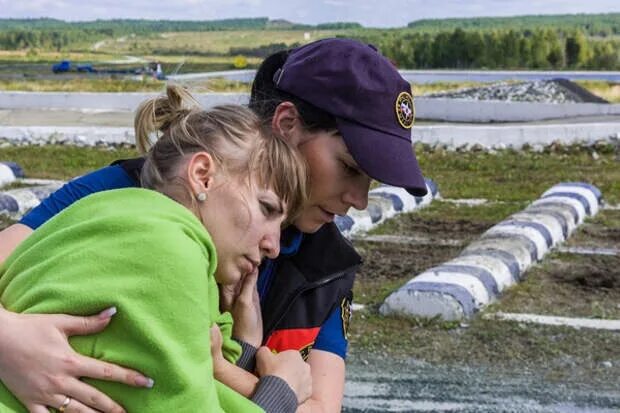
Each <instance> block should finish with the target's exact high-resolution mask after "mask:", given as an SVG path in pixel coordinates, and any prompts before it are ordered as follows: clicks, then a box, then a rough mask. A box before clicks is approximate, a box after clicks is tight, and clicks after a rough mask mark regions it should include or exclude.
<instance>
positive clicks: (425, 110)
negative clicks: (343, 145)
mask: <svg viewBox="0 0 620 413" xmlns="http://www.w3.org/2000/svg"><path fill="white" fill-rule="evenodd" d="M157 95H158V93H138V92H134V93H91V92H71V93H69V92H0V109H35V108H37V109H63V110H66V109H75V110H83V109H89V110H92V109H97V110H111V111H134V110H135V109H136V108H137V107H138V105H139V104H140V103H141V102H142V101H144V100H146V99H148V98H151V97H154V96H157ZM194 96H195V97H196V99H197V100H198V101H199V102H200V103H201V104H202V105H203V106H204V107H206V108H209V107H212V106H215V105H222V104H247V103H248V101H249V95H248V94H247V93H196V94H194ZM415 106H416V117H417V118H418V119H429V120H441V121H450V122H472V123H479V122H532V121H539V120H544V119H569V118H575V117H583V116H607V115H612V116H617V115H620V104H601V103H557V104H556V103H537V102H503V101H478V100H463V99H448V98H427V97H417V98H416V99H415ZM414 129H415V128H414Z"/></svg>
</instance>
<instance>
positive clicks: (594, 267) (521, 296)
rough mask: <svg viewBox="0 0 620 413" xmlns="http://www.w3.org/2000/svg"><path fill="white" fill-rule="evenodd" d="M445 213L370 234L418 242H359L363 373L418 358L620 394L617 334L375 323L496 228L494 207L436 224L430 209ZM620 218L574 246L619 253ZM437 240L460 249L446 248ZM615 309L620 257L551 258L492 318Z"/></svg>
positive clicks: (358, 329)
mask: <svg viewBox="0 0 620 413" xmlns="http://www.w3.org/2000/svg"><path fill="white" fill-rule="evenodd" d="M445 208H446V205H445V203H444V204H443V205H442V203H441V202H439V203H437V204H436V205H431V206H430V207H428V209H426V210H423V211H421V212H416V213H411V214H403V215H399V216H397V217H395V218H393V219H391V220H390V221H389V222H388V223H386V224H385V225H383V226H382V227H380V228H378V229H377V230H376V231H374V232H376V233H380V234H385V233H388V234H391V235H401V236H410V237H418V239H420V240H421V241H420V242H412V243H410V244H403V243H390V242H364V241H360V240H357V241H355V246H356V248H358V250H359V251H360V252H361V254H362V256H363V257H364V260H365V262H364V266H363V267H362V269H361V271H360V272H359V274H358V278H357V281H356V286H355V289H354V302H356V303H359V304H365V307H364V308H363V309H362V310H359V311H357V312H356V313H354V318H353V321H352V327H351V354H352V356H351V358H352V360H354V361H355V362H358V363H359V362H361V363H362V364H363V363H364V360H370V362H373V361H375V362H376V359H377V358H379V359H382V358H383V359H400V360H406V359H414V360H418V361H420V362H422V363H429V365H431V366H437V367H442V368H443V367H446V366H458V367H459V368H464V367H466V368H484V369H486V370H490V371H495V372H497V373H498V374H515V375H519V374H523V373H524V372H528V374H530V373H535V374H539V375H540V377H541V378H542V379H543V380H550V381H553V382H556V383H572V384H573V385H576V386H580V385H581V386H585V385H588V386H594V385H598V386H611V387H612V388H613V387H614V386H616V387H617V388H620V352H619V351H618V348H620V333H618V332H609V331H596V330H575V329H572V328H568V327H549V326H537V325H523V324H520V323H514V322H498V321H489V320H484V319H483V318H482V317H479V316H478V317H476V318H474V319H473V320H470V321H466V322H462V323H459V322H450V323H446V322H442V321H440V320H424V319H411V318H400V317H383V316H381V315H379V313H378V308H379V306H380V304H381V302H382V301H383V299H384V298H385V297H386V296H387V295H388V294H389V293H390V292H391V291H393V290H394V289H396V288H398V287H400V286H401V285H403V284H404V283H405V282H407V281H408V280H410V279H411V278H413V277H414V276H415V275H417V274H419V273H420V272H422V271H423V270H425V269H427V268H429V267H431V266H434V265H437V264H440V263H442V262H444V261H446V260H449V259H450V258H452V257H454V256H456V255H458V254H459V252H460V251H461V250H462V248H463V246H464V245H466V244H467V243H469V242H470V241H471V240H473V239H476V238H477V237H478V236H479V235H480V234H482V233H483V232H484V231H485V230H486V229H487V228H489V227H490V226H492V225H493V224H494V223H495V222H496V221H499V220H500V219H488V216H489V214H487V212H488V211H489V208H490V207H489V206H488V205H481V206H474V207H467V211H465V212H461V213H455V214H452V215H450V214H447V215H448V216H449V218H447V219H438V218H437V213H436V211H434V209H439V210H445ZM459 209H462V207H459ZM491 215H493V214H491ZM463 216H467V218H466V219H463ZM618 217H620V214H617V211H608V210H606V211H602V212H601V213H600V215H599V216H598V217H597V218H596V219H594V220H591V221H588V222H586V223H585V224H584V225H583V226H582V227H581V228H580V229H579V230H578V231H577V232H576V233H575V234H574V235H573V237H574V238H575V239H576V240H577V241H579V242H577V241H573V240H572V239H571V241H572V242H571V244H570V245H571V246H583V245H590V246H600V245H606V246H608V247H612V246H615V247H617V246H618V244H617V243H616V244H615V245H614V239H615V238H614V237H615V236H616V235H617V233H618V231H620V220H619V219H617V218H618ZM439 240H451V241H459V243H458V244H461V245H458V244H457V245H454V246H452V245H440V244H439V243H438V242H437V241H439ZM619 303H620V258H619V257H617V256H600V255H580V254H566V253H555V252H554V253H550V254H549V255H548V256H547V257H546V258H545V260H543V262H542V263H541V264H538V265H535V266H533V267H532V268H531V269H530V270H529V271H528V272H527V273H526V277H525V280H524V281H523V282H521V283H520V284H518V285H516V286H513V287H512V288H510V289H508V290H507V291H506V292H505V294H504V296H503V297H502V299H501V300H500V301H499V302H498V303H496V304H494V305H492V306H490V307H489V308H488V309H487V311H503V312H519V313H536V314H546V315H558V316H567V317H590V318H615V319H617V318H620V307H619Z"/></svg>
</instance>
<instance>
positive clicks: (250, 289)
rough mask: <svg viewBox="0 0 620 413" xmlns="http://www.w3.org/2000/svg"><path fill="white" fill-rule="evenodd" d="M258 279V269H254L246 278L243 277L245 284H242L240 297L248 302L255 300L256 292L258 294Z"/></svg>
mask: <svg viewBox="0 0 620 413" xmlns="http://www.w3.org/2000/svg"><path fill="white" fill-rule="evenodd" d="M257 280H258V271H254V272H252V273H250V274H248V275H246V276H245V278H244V279H243V284H242V285H241V292H240V293H239V299H241V300H242V301H244V302H247V303H251V302H253V301H254V293H256V294H257V295H258V291H257V289H256V282H257Z"/></svg>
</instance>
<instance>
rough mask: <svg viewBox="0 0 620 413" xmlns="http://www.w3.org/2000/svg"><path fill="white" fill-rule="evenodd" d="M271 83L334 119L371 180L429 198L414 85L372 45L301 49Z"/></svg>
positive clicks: (333, 43)
mask: <svg viewBox="0 0 620 413" xmlns="http://www.w3.org/2000/svg"><path fill="white" fill-rule="evenodd" d="M273 80H274V83H275V85H276V87H277V88H278V89H279V90H282V91H284V92H287V93H289V94H291V95H294V96H296V97H298V98H300V99H302V100H304V101H306V102H308V103H310V104H311V105H314V106H316V107H317V108H319V109H322V110H324V111H325V112H327V113H330V114H331V115H333V116H334V117H335V118H336V123H337V125H338V130H339V131H340V133H341V134H342V137H343V139H344V141H345V144H346V145H347V149H348V150H349V152H351V155H352V156H353V158H354V159H355V161H356V162H357V164H358V165H359V167H360V168H361V169H362V170H363V171H364V172H366V174H368V176H370V177H371V178H374V179H376V180H378V181H380V182H383V183H386V184H390V185H394V186H399V187H402V188H405V189H406V190H407V191H408V192H409V193H411V194H413V195H416V196H423V195H425V194H426V192H427V189H426V184H425V182H424V177H423V176H422V172H421V171H420V166H419V165H418V161H417V159H416V157H415V154H414V151H413V146H412V142H411V128H412V126H413V122H414V118H415V109H414V106H413V97H412V95H411V85H409V82H407V81H406V80H405V79H403V78H402V76H401V75H400V74H399V73H398V70H396V68H395V67H394V65H393V64H392V63H391V62H390V61H389V60H388V59H386V58H385V57H384V56H382V55H381V54H380V53H379V52H378V51H377V49H375V48H374V47H373V46H370V45H367V44H364V43H360V42H358V41H356V40H351V39H323V40H318V41H316V42H312V43H309V44H307V45H304V46H300V47H298V48H296V49H293V50H292V51H291V52H290V54H289V55H288V57H287V59H286V62H285V63H284V65H283V66H282V68H280V69H279V70H278V71H276V73H275V75H274V79H273Z"/></svg>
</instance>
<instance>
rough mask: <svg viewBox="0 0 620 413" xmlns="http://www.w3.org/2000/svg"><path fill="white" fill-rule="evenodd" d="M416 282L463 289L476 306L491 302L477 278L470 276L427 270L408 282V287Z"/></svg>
mask: <svg viewBox="0 0 620 413" xmlns="http://www.w3.org/2000/svg"><path fill="white" fill-rule="evenodd" d="M418 282H432V283H441V284H451V285H458V286H461V287H463V288H465V289H466V290H467V291H469V293H470V294H471V295H472V297H473V298H474V300H475V304H476V306H479V305H482V304H483V303H488V302H489V301H490V300H491V298H492V297H491V296H490V295H489V293H488V291H487V289H486V287H485V286H484V284H483V283H482V281H480V280H479V279H478V278H476V277H474V276H473V275H471V274H465V273H461V272H452V271H441V270H439V271H435V270H432V269H431V270H428V271H425V272H423V273H422V274H420V275H418V276H417V277H415V278H414V279H413V280H411V281H409V282H408V283H407V284H408V285H409V286H410V287H413V286H415V284H416V283H418Z"/></svg>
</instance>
